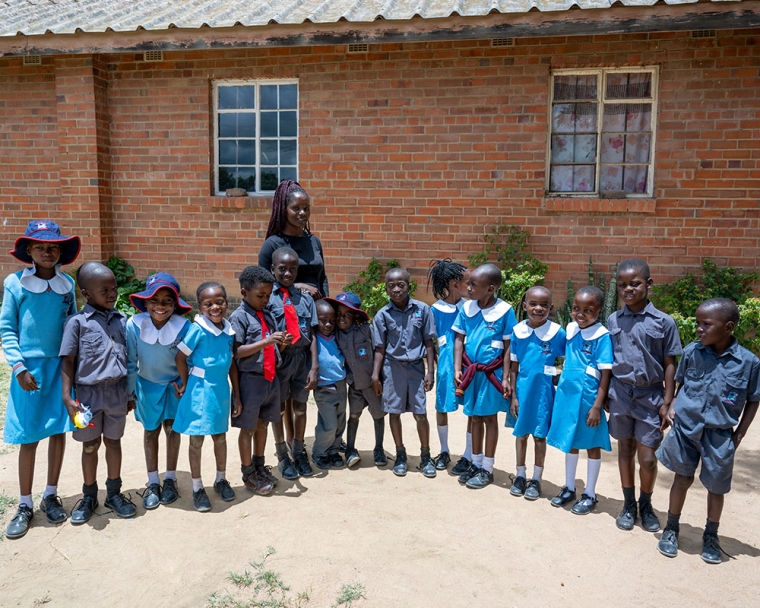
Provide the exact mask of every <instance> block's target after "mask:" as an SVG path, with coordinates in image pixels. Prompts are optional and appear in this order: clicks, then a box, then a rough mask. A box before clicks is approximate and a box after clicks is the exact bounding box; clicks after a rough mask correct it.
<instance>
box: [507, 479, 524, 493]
mask: <svg viewBox="0 0 760 608" xmlns="http://www.w3.org/2000/svg"><path fill="white" fill-rule="evenodd" d="M525 484H527V480H526V479H525V477H523V476H522V475H518V476H517V477H515V478H514V479H513V480H512V487H511V488H509V493H510V494H511V495H512V496H525Z"/></svg>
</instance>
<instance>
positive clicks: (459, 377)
mask: <svg viewBox="0 0 760 608" xmlns="http://www.w3.org/2000/svg"><path fill="white" fill-rule="evenodd" d="M454 384H455V385H456V386H459V385H460V384H462V370H461V369H460V370H459V371H458V372H454Z"/></svg>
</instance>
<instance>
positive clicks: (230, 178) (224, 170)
mask: <svg viewBox="0 0 760 608" xmlns="http://www.w3.org/2000/svg"><path fill="white" fill-rule="evenodd" d="M236 175H237V174H236V170H235V168H234V167H219V191H220V192H224V191H225V190H227V188H234V187H235V183H236Z"/></svg>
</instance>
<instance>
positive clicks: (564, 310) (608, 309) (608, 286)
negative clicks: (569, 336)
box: [554, 257, 618, 327]
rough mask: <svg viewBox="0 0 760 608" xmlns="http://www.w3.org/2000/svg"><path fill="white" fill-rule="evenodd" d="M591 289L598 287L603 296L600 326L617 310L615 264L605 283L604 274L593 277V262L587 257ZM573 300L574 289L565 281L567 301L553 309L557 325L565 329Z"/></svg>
mask: <svg viewBox="0 0 760 608" xmlns="http://www.w3.org/2000/svg"><path fill="white" fill-rule="evenodd" d="M587 285H591V286H592V287H598V288H599V289H600V290H601V292H602V295H603V296H604V306H603V307H602V312H601V315H600V316H599V322H600V323H602V324H606V323H607V318H608V317H609V316H610V315H611V314H612V313H613V312H615V311H616V310H617V308H618V293H617V264H615V267H614V268H613V269H612V276H611V277H610V280H609V281H605V278H604V272H600V273H599V276H598V277H596V276H595V275H594V260H593V258H591V257H589V259H588V283H587ZM574 298H575V289H574V288H573V282H572V281H571V280H570V279H568V280H567V299H566V300H565V303H564V304H563V305H562V306H560V307H557V308H556V309H555V313H554V314H555V316H556V319H557V323H559V324H560V325H562V326H563V327H567V324H568V323H570V321H572V320H573V316H572V310H573V299H574Z"/></svg>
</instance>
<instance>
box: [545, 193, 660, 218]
mask: <svg viewBox="0 0 760 608" xmlns="http://www.w3.org/2000/svg"><path fill="white" fill-rule="evenodd" d="M656 203H657V200H656V199H653V198H576V197H546V198H544V209H545V210H546V211H548V212H550V213H606V214H609V213H633V214H643V215H648V214H653V213H654V212H655V211H656Z"/></svg>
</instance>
